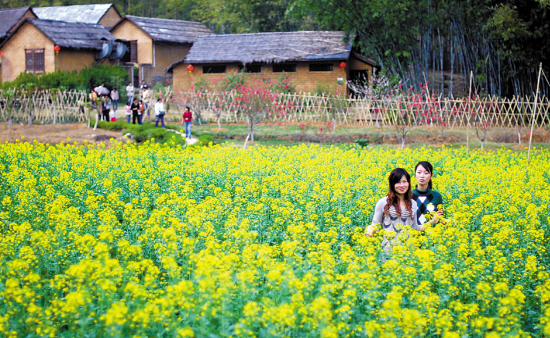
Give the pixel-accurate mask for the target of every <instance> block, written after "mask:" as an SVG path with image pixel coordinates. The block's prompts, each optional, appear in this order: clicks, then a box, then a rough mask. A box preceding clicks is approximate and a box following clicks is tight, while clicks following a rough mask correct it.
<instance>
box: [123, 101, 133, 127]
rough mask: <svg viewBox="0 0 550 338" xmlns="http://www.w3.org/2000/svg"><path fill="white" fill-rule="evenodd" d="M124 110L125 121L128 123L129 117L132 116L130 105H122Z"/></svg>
mask: <svg viewBox="0 0 550 338" xmlns="http://www.w3.org/2000/svg"><path fill="white" fill-rule="evenodd" d="M124 111H125V112H126V123H128V124H130V119H131V118H132V105H131V104H130V103H126V105H125V106H124Z"/></svg>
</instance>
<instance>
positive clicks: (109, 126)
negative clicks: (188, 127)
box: [90, 120, 183, 144]
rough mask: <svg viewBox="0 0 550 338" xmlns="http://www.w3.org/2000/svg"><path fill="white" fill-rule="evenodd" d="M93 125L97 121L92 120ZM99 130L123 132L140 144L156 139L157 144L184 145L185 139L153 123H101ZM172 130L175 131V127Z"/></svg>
mask: <svg viewBox="0 0 550 338" xmlns="http://www.w3.org/2000/svg"><path fill="white" fill-rule="evenodd" d="M90 124H91V125H93V124H95V120H91V122H90ZM97 126H98V128H100V129H103V130H115V131H116V130H121V131H122V132H123V133H130V134H132V138H133V139H134V140H135V141H136V142H138V143H143V142H145V141H148V140H151V139H155V142H157V143H167V142H170V141H174V143H175V144H183V138H182V137H181V135H179V134H176V133H174V132H172V131H171V130H169V129H164V128H155V126H154V125H153V124H151V123H146V124H144V125H137V124H127V123H126V122H123V121H117V122H107V121H99V122H98V123H97ZM172 127H173V128H170V129H175V128H174V126H172Z"/></svg>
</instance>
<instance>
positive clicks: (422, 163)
mask: <svg viewBox="0 0 550 338" xmlns="http://www.w3.org/2000/svg"><path fill="white" fill-rule="evenodd" d="M419 166H422V167H423V168H424V169H426V171H427V172H429V173H430V175H432V177H433V175H434V167H433V166H432V164H431V163H430V162H428V161H420V162H418V163H417V164H416V167H414V172H415V173H416V169H418V167H419ZM432 177H430V181H429V182H428V189H432Z"/></svg>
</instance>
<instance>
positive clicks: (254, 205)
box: [0, 143, 550, 337]
mask: <svg viewBox="0 0 550 338" xmlns="http://www.w3.org/2000/svg"><path fill="white" fill-rule="evenodd" d="M532 155H533V157H532V162H531V166H530V168H529V173H528V175H527V174H526V171H525V158H526V154H525V153H518V152H511V151H504V150H502V151H496V152H479V151H470V152H469V153H467V152H466V150H465V149H453V148H443V149H438V150H432V149H417V150H406V151H394V150H375V149H359V148H345V147H319V146H294V147H281V148H263V147H256V148H252V149H247V150H243V149H237V148H232V147H219V146H215V147H212V148H204V149H198V150H193V151H189V150H185V149H180V148H174V147H170V146H167V145H159V144H145V145H143V146H135V145H122V144H118V145H116V146H114V147H112V148H111V149H109V150H105V149H103V147H102V146H97V145H86V146H76V145H57V146H46V145H42V144H37V143H35V144H28V143H15V144H2V145H0V175H1V180H0V203H1V205H0V229H1V237H0V336H8V337H44V336H50V337H74V336H79V337H103V336H114V337H122V336H124V337H131V336H136V337H193V336H195V337H227V336H238V337H254V336H256V337H268V336H277V337H283V336H284V337H420V336H427V337H499V336H500V337H528V336H534V337H544V336H547V337H548V336H550V278H549V277H550V276H549V270H550V258H549V255H548V252H547V251H548V247H549V244H550V240H549V236H550V228H549V221H550V219H549V216H550V213H549V203H550V165H549V163H550V152H548V151H543V150H536V151H535V152H534V154H532ZM419 160H429V161H431V162H432V164H433V165H434V169H435V174H436V175H435V177H434V187H435V188H436V189H437V190H439V191H440V192H441V193H442V195H443V197H444V200H445V209H446V216H447V218H448V219H449V221H448V222H447V223H446V224H442V225H438V226H436V227H434V228H430V229H428V230H427V231H426V233H425V235H422V234H420V233H418V232H415V231H413V230H411V234H410V238H409V240H408V241H407V243H406V245H404V246H400V247H396V248H395V249H394V251H393V253H392V258H391V259H389V260H385V259H383V257H382V255H381V245H380V243H381V240H382V238H381V234H380V233H379V234H377V235H376V236H375V237H372V238H370V237H366V236H364V229H365V227H366V226H367V225H368V224H370V220H371V219H372V213H373V210H374V205H375V203H376V201H377V200H378V199H379V198H380V197H382V196H384V195H385V193H386V192H387V176H388V174H389V172H390V171H391V170H392V169H393V168H394V167H398V166H400V167H404V168H406V169H407V170H409V172H412V169H413V168H414V165H415V163H416V162H417V161H419Z"/></svg>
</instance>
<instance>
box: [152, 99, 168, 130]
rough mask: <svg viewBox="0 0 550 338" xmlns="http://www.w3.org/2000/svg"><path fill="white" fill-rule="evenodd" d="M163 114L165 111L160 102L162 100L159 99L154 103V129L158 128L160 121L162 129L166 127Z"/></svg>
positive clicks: (162, 103)
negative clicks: (155, 119) (155, 118)
mask: <svg viewBox="0 0 550 338" xmlns="http://www.w3.org/2000/svg"><path fill="white" fill-rule="evenodd" d="M165 113H166V111H165V110H164V102H162V99H161V98H160V97H159V98H158V100H157V103H155V116H156V117H157V121H156V122H155V128H156V127H158V125H159V121H160V123H161V126H162V128H164V129H166V125H165V124H164V114H165Z"/></svg>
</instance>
